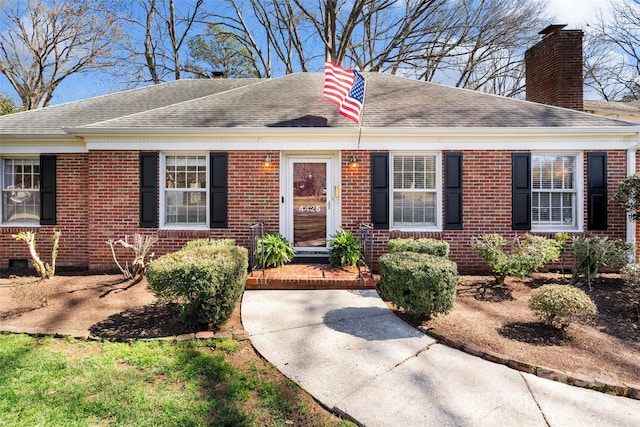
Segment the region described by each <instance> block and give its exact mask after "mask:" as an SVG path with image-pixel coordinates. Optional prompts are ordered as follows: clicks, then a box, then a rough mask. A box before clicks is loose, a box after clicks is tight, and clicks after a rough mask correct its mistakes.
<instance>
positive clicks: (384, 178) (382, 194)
mask: <svg viewBox="0 0 640 427" xmlns="http://www.w3.org/2000/svg"><path fill="white" fill-rule="evenodd" d="M371 222H372V223H373V228H374V229H376V230H388V229H389V153H371Z"/></svg>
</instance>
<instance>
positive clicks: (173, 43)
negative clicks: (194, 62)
mask: <svg viewBox="0 0 640 427" xmlns="http://www.w3.org/2000/svg"><path fill="white" fill-rule="evenodd" d="M205 4H206V2H205V0H190V1H177V2H176V0H111V1H109V2H108V4H106V5H105V7H107V8H108V9H109V10H111V11H112V12H113V13H114V14H115V15H116V18H117V20H118V22H120V24H121V25H122V26H123V27H124V28H126V30H127V37H126V39H125V40H124V41H123V43H122V44H121V45H120V46H118V50H119V52H118V59H119V62H120V63H126V64H127V67H126V71H127V72H128V75H129V76H128V78H129V79H131V80H133V81H150V82H152V83H154V84H158V83H161V82H163V81H165V80H168V79H170V80H179V79H180V78H182V76H183V75H182V73H183V71H184V64H183V57H184V56H185V55H186V52H187V42H188V40H189V39H190V38H191V37H193V36H194V35H195V34H197V33H198V32H199V31H201V29H202V31H204V25H201V24H202V22H203V17H204V6H205Z"/></svg>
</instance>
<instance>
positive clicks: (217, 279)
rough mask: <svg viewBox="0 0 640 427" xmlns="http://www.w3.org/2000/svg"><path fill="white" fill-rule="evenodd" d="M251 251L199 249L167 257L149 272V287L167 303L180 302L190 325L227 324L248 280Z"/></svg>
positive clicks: (215, 246)
mask: <svg viewBox="0 0 640 427" xmlns="http://www.w3.org/2000/svg"><path fill="white" fill-rule="evenodd" d="M247 266H248V256H247V250H246V249H244V248H241V247H238V246H231V245H228V244H213V245H202V246H197V245H196V246H195V247H191V248H187V249H182V250H179V251H178V252H174V253H170V254H167V255H163V256H162V257H160V258H158V259H156V260H154V261H152V262H151V263H150V264H149V269H148V271H147V280H148V282H149V287H150V288H151V290H152V291H153V292H154V293H155V294H156V296H157V297H158V299H159V300H161V301H163V302H176V303H178V305H179V307H180V319H181V320H182V321H183V322H184V323H186V324H199V323H208V324H209V325H211V326H212V327H214V328H218V327H220V326H221V325H222V324H223V323H224V322H226V321H227V320H228V319H229V317H230V316H231V313H232V312H233V309H234V308H235V306H236V303H237V302H238V300H239V299H240V296H241V295H242V292H243V291H244V286H245V283H246V280H247Z"/></svg>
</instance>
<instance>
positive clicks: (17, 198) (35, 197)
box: [2, 158, 40, 224]
mask: <svg viewBox="0 0 640 427" xmlns="http://www.w3.org/2000/svg"><path fill="white" fill-rule="evenodd" d="M2 222H3V223H16V224H25V223H27V224H29V223H36V224H38V223H39V222H40V160H39V159H38V158H35V159H34V158H15V159H10V158H5V159H2Z"/></svg>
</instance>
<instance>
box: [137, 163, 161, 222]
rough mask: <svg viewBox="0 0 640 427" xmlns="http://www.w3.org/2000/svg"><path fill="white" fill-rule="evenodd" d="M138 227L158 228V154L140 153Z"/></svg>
mask: <svg viewBox="0 0 640 427" xmlns="http://www.w3.org/2000/svg"><path fill="white" fill-rule="evenodd" d="M140 227H141V228H157V227H158V153H155V152H144V153H140Z"/></svg>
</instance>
